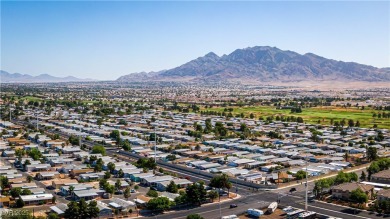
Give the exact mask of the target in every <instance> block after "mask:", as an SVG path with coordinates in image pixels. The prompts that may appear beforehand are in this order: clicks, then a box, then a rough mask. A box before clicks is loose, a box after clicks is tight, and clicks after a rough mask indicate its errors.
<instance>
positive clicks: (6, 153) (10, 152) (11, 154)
mask: <svg viewBox="0 0 390 219" xmlns="http://www.w3.org/2000/svg"><path fill="white" fill-rule="evenodd" d="M1 156H3V157H15V151H14V150H5V151H3V153H2V154H1Z"/></svg>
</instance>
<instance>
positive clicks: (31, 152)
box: [27, 148, 42, 160]
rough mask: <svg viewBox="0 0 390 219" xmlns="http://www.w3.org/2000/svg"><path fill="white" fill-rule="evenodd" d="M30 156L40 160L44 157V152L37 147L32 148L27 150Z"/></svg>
mask: <svg viewBox="0 0 390 219" xmlns="http://www.w3.org/2000/svg"><path fill="white" fill-rule="evenodd" d="M27 154H28V156H30V157H31V158H32V159H33V160H39V159H40V158H42V153H41V152H40V151H39V150H38V149H37V148H32V149H31V150H29V151H28V152H27Z"/></svg>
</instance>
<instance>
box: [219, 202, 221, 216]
mask: <svg viewBox="0 0 390 219" xmlns="http://www.w3.org/2000/svg"><path fill="white" fill-rule="evenodd" d="M219 217H220V218H222V211H221V200H219Z"/></svg>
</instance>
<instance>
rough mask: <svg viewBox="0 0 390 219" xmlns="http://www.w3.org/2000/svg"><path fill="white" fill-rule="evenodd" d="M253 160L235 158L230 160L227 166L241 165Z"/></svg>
mask: <svg viewBox="0 0 390 219" xmlns="http://www.w3.org/2000/svg"><path fill="white" fill-rule="evenodd" d="M253 162H255V160H252V159H245V158H244V159H237V160H233V161H231V162H229V163H228V166H232V167H241V166H245V165H246V164H248V163H253Z"/></svg>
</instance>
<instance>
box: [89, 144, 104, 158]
mask: <svg viewBox="0 0 390 219" xmlns="http://www.w3.org/2000/svg"><path fill="white" fill-rule="evenodd" d="M92 153H93V154H101V155H103V156H105V155H106V148H104V146H102V145H95V146H93V147H92Z"/></svg>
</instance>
